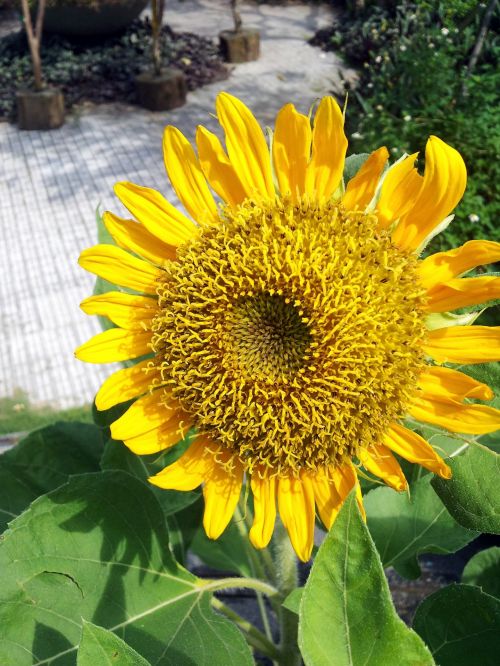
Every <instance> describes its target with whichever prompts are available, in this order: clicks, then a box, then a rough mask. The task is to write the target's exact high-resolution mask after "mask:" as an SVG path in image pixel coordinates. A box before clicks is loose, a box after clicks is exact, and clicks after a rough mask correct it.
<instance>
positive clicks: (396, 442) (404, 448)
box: [384, 423, 451, 479]
mask: <svg viewBox="0 0 500 666" xmlns="http://www.w3.org/2000/svg"><path fill="white" fill-rule="evenodd" d="M384 442H385V444H386V446H388V447H389V448H390V449H392V450H393V451H394V453H397V454H398V456H401V457H402V458H405V460H408V461H409V462H412V463H417V464H418V465H421V466H422V467H425V469H428V470H429V471H430V472H434V474H438V475H439V476H441V477H442V478H443V479H450V478H451V469H450V468H449V467H448V465H447V464H446V463H445V462H444V460H443V459H442V458H441V456H439V455H438V454H437V453H436V452H435V451H434V449H433V448H432V446H431V445H430V444H429V443H428V442H426V441H425V439H424V438H423V437H420V435H418V434H417V433H416V432H413V430H408V428H404V427H403V426H401V425H399V424H398V423H393V424H392V425H391V427H390V428H389V430H388V432H387V434H386V435H385V436H384Z"/></svg>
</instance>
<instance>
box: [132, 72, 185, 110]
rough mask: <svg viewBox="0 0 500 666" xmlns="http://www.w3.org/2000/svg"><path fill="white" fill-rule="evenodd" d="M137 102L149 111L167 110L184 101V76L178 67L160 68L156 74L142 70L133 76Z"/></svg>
mask: <svg viewBox="0 0 500 666" xmlns="http://www.w3.org/2000/svg"><path fill="white" fill-rule="evenodd" d="M135 87H136V91H137V99H138V102H139V104H140V105H141V106H142V107H144V108H145V109H149V110H150V111H169V110H170V109H176V108H178V107H179V106H183V105H184V104H185V103H186V94H187V86H186V78H185V76H184V74H183V72H181V71H180V70H178V69H173V68H170V67H169V68H167V69H162V71H161V74H160V75H159V76H158V75H156V74H155V73H154V72H142V74H139V75H138V76H136V77H135Z"/></svg>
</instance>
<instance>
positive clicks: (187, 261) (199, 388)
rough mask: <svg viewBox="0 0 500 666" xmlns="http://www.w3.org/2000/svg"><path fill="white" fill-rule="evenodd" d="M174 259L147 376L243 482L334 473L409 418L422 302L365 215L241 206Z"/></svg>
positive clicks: (410, 268)
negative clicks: (247, 477)
mask: <svg viewBox="0 0 500 666" xmlns="http://www.w3.org/2000/svg"><path fill="white" fill-rule="evenodd" d="M177 254H178V261H176V262H170V263H169V264H168V265H167V269H166V271H167V272H166V276H165V278H164V280H163V281H162V283H161V284H160V285H159V287H158V299H159V306H160V312H159V314H158V315H157V317H156V318H155V321H154V323H153V331H154V336H153V349H154V352H155V359H156V363H157V364H158V365H159V366H160V367H161V373H162V377H163V381H164V383H165V386H166V390H167V391H169V392H170V393H171V394H172V396H173V397H174V398H176V399H177V400H178V401H179V403H180V404H181V406H182V408H183V409H184V410H185V411H186V412H187V414H188V415H189V416H190V417H191V419H192V420H193V422H194V425H195V426H196V428H197V429H198V431H200V432H203V433H206V434H208V435H209V436H210V437H211V438H212V439H213V440H214V442H216V443H218V444H219V445H220V446H221V448H224V449H229V450H231V451H233V452H234V453H235V454H237V455H238V456H239V458H240V459H241V461H242V462H243V463H244V464H245V466H246V468H247V469H248V470H249V471H250V472H252V471H255V470H254V468H256V467H258V469H259V472H260V473H264V474H279V475H290V474H297V473H299V472H300V471H301V470H303V469H310V470H315V469H318V468H319V467H323V466H325V465H336V464H340V463H342V461H343V460H345V459H346V458H352V457H354V456H356V453H357V451H358V449H359V447H360V446H363V447H369V446H370V445H372V444H376V443H378V442H379V441H380V436H381V435H382V433H383V432H384V430H385V429H386V428H387V427H388V426H389V424H390V423H391V422H392V421H394V420H395V419H397V418H399V417H401V416H402V415H404V413H405V410H406V406H407V404H408V402H409V400H410V397H411V395H412V394H413V393H414V390H415V385H416V379H417V376H418V373H419V371H420V369H421V367H422V365H423V357H422V342H423V339H424V335H425V326H424V313H423V310H422V290H421V288H420V287H419V281H418V279H417V274H416V261H415V259H414V258H413V257H411V256H409V255H407V254H405V253H403V252H401V251H400V250H398V249H397V248H396V247H395V246H394V245H392V243H391V240H390V237H389V234H388V233H386V232H385V231H380V230H378V229H377V219H376V217H375V216H374V215H367V214H364V213H361V212H349V211H345V210H344V209H343V208H342V207H341V206H340V205H339V204H335V203H328V204H325V205H316V204H314V203H310V202H303V203H301V204H300V205H292V203H291V202H288V201H286V200H282V201H277V202H274V203H269V204H262V203H257V202H252V201H247V202H245V203H243V204H242V205H241V206H240V207H239V208H238V209H237V210H226V211H225V213H224V214H223V216H222V219H221V223H220V225H218V226H214V227H206V228H203V229H202V231H201V232H200V235H199V236H198V238H196V239H195V240H193V241H191V242H189V243H186V244H184V245H183V246H181V247H180V248H179V249H178V253H177Z"/></svg>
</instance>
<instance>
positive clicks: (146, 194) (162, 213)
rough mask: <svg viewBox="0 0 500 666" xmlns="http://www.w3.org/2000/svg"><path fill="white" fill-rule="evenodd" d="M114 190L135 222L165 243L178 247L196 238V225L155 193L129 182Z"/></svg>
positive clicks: (117, 186)
mask: <svg viewBox="0 0 500 666" xmlns="http://www.w3.org/2000/svg"><path fill="white" fill-rule="evenodd" d="M114 189H115V194H116V196H117V197H118V198H119V199H120V201H121V202H122V204H123V205H124V206H125V208H127V209H128V210H129V211H130V212H131V213H132V215H133V216H134V217H135V219H136V220H138V221H139V222H141V223H142V224H143V225H144V226H145V227H146V229H147V230H148V231H149V232H150V233H151V234H153V236H156V237H157V238H159V239H160V240H162V241H163V242H164V243H168V245H174V246H175V247H177V246H178V245H181V244H182V243H184V242H186V241H187V240H189V239H190V238H194V237H195V236H196V235H197V234H198V230H197V228H196V226H195V224H194V223H193V222H192V221H191V220H190V219H189V218H188V217H186V216H185V215H183V214H182V213H181V212H180V211H178V210H177V208H175V206H172V204H171V203H170V202H169V201H167V200H166V199H165V197H164V196H162V195H161V194H160V193H159V192H157V191H156V190H152V189H151V188H149V187H141V186H140V185H135V184H134V183H128V182H123V183H117V184H116V185H115V188H114Z"/></svg>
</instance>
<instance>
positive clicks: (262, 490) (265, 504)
mask: <svg viewBox="0 0 500 666" xmlns="http://www.w3.org/2000/svg"><path fill="white" fill-rule="evenodd" d="M250 486H251V488H252V495H253V510H254V511H253V524H252V527H251V529H250V533H249V536H250V541H251V542H252V544H253V545H254V546H255V548H265V547H266V546H267V544H268V543H269V541H270V540H271V537H272V535H273V530H274V523H275V522H276V486H277V479H276V477H273V478H263V479H261V478H260V477H259V475H258V473H255V472H254V473H253V474H252V478H251V479H250Z"/></svg>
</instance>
